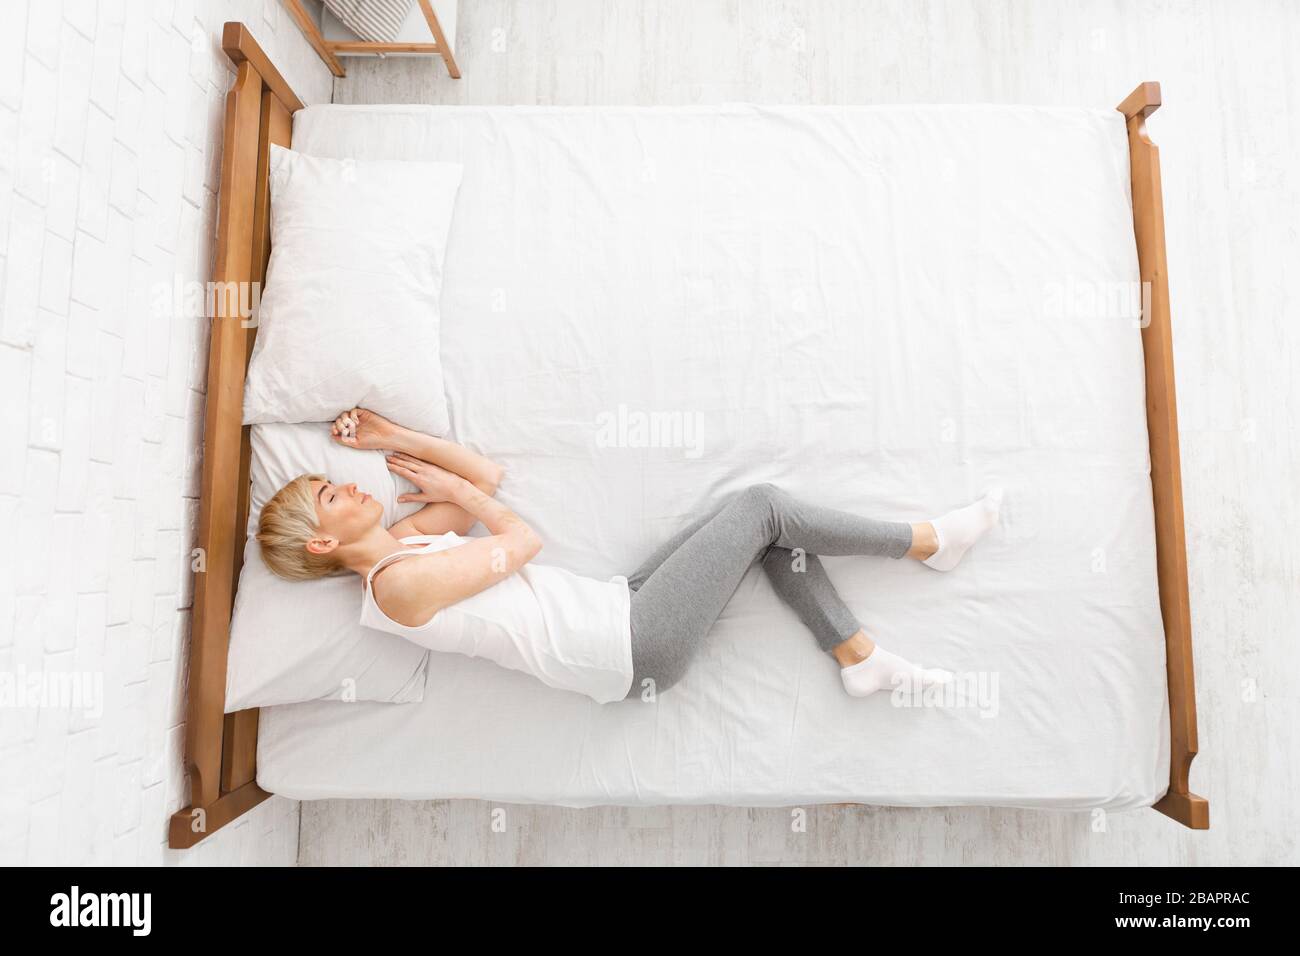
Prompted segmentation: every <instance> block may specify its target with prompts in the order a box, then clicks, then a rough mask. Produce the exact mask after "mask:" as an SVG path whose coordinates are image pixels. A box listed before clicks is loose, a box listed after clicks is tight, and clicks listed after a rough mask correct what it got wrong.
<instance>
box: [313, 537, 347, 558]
mask: <svg viewBox="0 0 1300 956" xmlns="http://www.w3.org/2000/svg"><path fill="white" fill-rule="evenodd" d="M338 546H339V539H338V538H333V537H330V536H329V535H325V536H323V537H316V538H312V539H311V540H310V541H308V542H307V550H308V551H310V552H311V553H312V554H329V553H330V552H331V551H333V550H334V549H335V548H337V547H338Z"/></svg>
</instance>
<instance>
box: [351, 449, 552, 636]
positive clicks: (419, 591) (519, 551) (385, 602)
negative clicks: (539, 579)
mask: <svg viewBox="0 0 1300 956" xmlns="http://www.w3.org/2000/svg"><path fill="white" fill-rule="evenodd" d="M450 478H451V480H450V481H448V482H447V485H448V487H447V493H448V494H449V495H450V496H451V501H452V502H454V503H455V504H456V505H457V506H459V507H461V508H463V509H465V511H467V512H468V513H469V514H472V515H473V516H474V517H475V518H477V519H478V520H479V521H482V522H483V524H484V525H485V526H486V527H487V529H488V530H489V531H490V532H492V533H491V535H489V536H488V537H484V538H475V539H474V540H472V541H469V542H466V543H465V544H462V545H460V546H459V547H456V548H452V549H451V550H449V551H440V552H438V553H436V554H428V555H420V556H418V557H413V558H408V559H407V560H405V561H399V562H397V563H396V564H393V565H391V566H390V567H389V568H386V569H385V570H384V573H382V574H380V575H379V576H378V577H376V579H375V582H374V587H375V600H376V601H378V602H379V606H380V607H381V608H382V609H383V611H384V613H385V614H387V615H388V616H389V617H390V618H392V619H393V620H394V621H397V622H398V623H399V624H405V625H407V626H408V627H419V626H421V625H423V624H425V623H427V622H428V621H429V620H430V619H431V618H432V617H433V616H434V615H435V614H437V613H438V612H439V611H441V610H442V609H443V608H446V607H450V606H451V605H453V604H455V603H457V602H458V601H463V600H464V599H465V598H468V597H472V596H473V595H475V594H478V593H479V592H480V591H483V590H486V589H487V588H490V587H491V586H492V585H494V584H497V583H498V582H500V581H502V580H504V579H505V578H507V577H509V576H510V575H511V574H514V573H515V572H516V571H518V570H519V569H520V568H522V567H523V566H524V565H525V564H527V563H528V562H529V561H531V560H532V559H533V558H534V557H536V556H537V553H538V552H539V551H540V550H541V549H542V542H541V539H540V538H539V537H538V536H537V533H536V532H535V531H533V529H532V528H530V527H529V526H528V524H527V523H526V522H525V521H524V520H523V519H522V518H520V517H519V516H518V515H517V514H515V513H514V512H513V511H511V510H510V509H509V508H507V507H505V506H504V505H502V504H501V503H500V502H499V501H497V500H495V499H494V498H491V497H490V496H488V495H485V494H484V493H483V492H481V491H479V490H478V489H477V488H475V487H474V486H473V485H472V484H470V483H469V482H468V481H466V480H465V479H463V478H460V477H458V476H455V475H452V476H450Z"/></svg>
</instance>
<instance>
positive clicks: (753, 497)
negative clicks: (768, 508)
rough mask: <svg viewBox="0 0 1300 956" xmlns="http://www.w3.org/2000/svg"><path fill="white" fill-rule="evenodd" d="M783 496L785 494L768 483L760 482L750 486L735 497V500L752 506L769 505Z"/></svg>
mask: <svg viewBox="0 0 1300 956" xmlns="http://www.w3.org/2000/svg"><path fill="white" fill-rule="evenodd" d="M784 496H785V492H784V491H782V490H781V489H780V488H778V487H777V486H776V485H774V484H772V483H771V482H770V481H760V482H758V483H757V484H753V485H750V486H749V487H748V488H746V489H745V490H744V491H742V492H741V493H740V494H739V495H737V498H738V499H739V500H741V501H748V502H752V503H754V504H762V505H770V504H771V503H772V502H774V501H778V500H780V499H781V498H783V497H784Z"/></svg>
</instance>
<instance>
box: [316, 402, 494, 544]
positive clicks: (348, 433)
mask: <svg viewBox="0 0 1300 956" xmlns="http://www.w3.org/2000/svg"><path fill="white" fill-rule="evenodd" d="M331 431H332V434H333V437H334V440H335V441H336V442H338V443H339V444H340V445H346V446H347V447H349V448H367V449H377V448H385V449H391V450H392V451H394V452H396V453H398V454H397V459H398V461H400V462H401V463H402V464H403V465H405V466H406V468H405V470H404V471H402V470H398V469H395V468H394V467H393V460H392V459H393V456H390V460H389V470H390V471H392V472H393V473H394V474H401V475H402V477H405V478H407V479H408V480H410V481H413V482H414V483H415V484H416V485H417V486H419V485H420V481H419V479H418V478H417V477H416V476H415V475H413V474H411V473H410V472H411V471H412V470H417V469H418V468H419V465H420V463H421V462H428V463H430V464H432V465H434V466H436V467H439V468H441V469H445V470H446V471H450V472H453V473H454V474H457V475H459V476H461V477H462V478H464V479H466V480H467V481H469V482H470V483H471V484H472V485H473V486H474V487H475V488H477V489H478V490H479V491H481V492H483V493H484V494H487V495H494V494H496V490H497V487H498V486H499V485H500V483H501V478H502V476H503V474H504V469H503V468H502V467H501V466H500V465H498V464H497V463H496V462H494V461H491V460H489V459H488V458H485V457H484V456H482V455H480V454H478V453H477V452H474V451H470V449H468V448H465V447H464V446H463V445H458V444H456V443H455V442H452V441H447V440H446V439H445V438H434V437H433V436H432V435H424V434H421V433H420V432H417V431H412V430H411V429H409V428H404V427H403V426H401V425H397V424H395V423H393V422H390V421H389V420H388V419H386V418H384V417H383V416H382V415H377V414H375V413H374V412H372V411H370V410H368V409H365V408H353V409H350V410H348V411H346V412H344V413H343V414H341V415H339V417H338V418H337V419H335V420H334V427H333V429H332V430H331ZM397 500H398V501H401V502H407V501H423V502H426V504H425V506H424V507H423V508H421V509H420V510H419V511H417V512H416V513H415V514H413V515H409V516H408V517H406V518H403V519H402V520H401V521H398V522H397V523H395V524H394V525H393V526H392V527H391V528H390V529H389V530H390V531H391V532H392V533H393V534H394V535H395V536H397V537H398V538H405V537H407V536H409V535H415V534H429V535H433V534H445V533H446V532H448V531H454V532H456V534H466V533H468V532H469V530H470V529H471V528H472V527H474V522H475V521H476V520H477V519H476V518H475V517H474V516H473V515H472V514H470V513H469V512H468V511H466V510H465V509H464V508H462V507H460V505H458V504H455V503H454V502H451V501H447V500H445V499H443V498H432V497H430V496H429V495H428V494H427V493H426V492H425V490H424V489H423V488H421V490H420V493H418V494H413V495H412V494H406V495H401V496H399V497H398V499H397Z"/></svg>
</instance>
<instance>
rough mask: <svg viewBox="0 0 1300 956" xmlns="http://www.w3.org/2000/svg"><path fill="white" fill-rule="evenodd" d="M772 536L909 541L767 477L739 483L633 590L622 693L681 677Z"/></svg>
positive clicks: (829, 541) (803, 543)
mask: <svg viewBox="0 0 1300 956" xmlns="http://www.w3.org/2000/svg"><path fill="white" fill-rule="evenodd" d="M774 544H775V545H778V546H780V547H782V548H787V549H791V548H803V549H804V550H805V551H806V552H820V553H822V554H862V555H881V556H886V557H894V558H901V557H903V556H904V555H905V554H906V553H907V552H908V549H909V548H910V547H911V546H912V529H911V526H910V525H907V524H905V523H902V522H890V521H876V520H873V519H870V518H862V517H859V516H858V515H853V514H849V513H847V512H843V511H835V510H832V509H830V508H820V507H817V506H814V505H807V504H803V503H801V502H798V501H796V500H795V499H793V498H791V497H790V496H789V495H787V494H785V493H784V492H781V491H780V490H779V489H777V488H774V487H773V486H771V485H755V486H754V487H752V488H748V489H746V490H745V491H744V492H742V493H741V494H739V495H737V496H736V497H735V498H734V499H732V500H731V501H730V502H729V503H728V504H727V506H726V507H724V508H723V509H722V510H721V511H719V512H718V513H717V514H716V515H714V516H712V517H711V518H709V519H707V520H706V521H704V522H703V523H701V524H700V525H699V526H698V527H696V528H694V529H693V533H692V534H689V535H688V536H686V537H685V539H684V540H682V541H681V542H680V544H678V545H677V547H676V548H675V549H674V550H673V551H672V552H671V553H670V554H668V555H667V556H666V557H664V558H663V560H662V561H660V563H659V564H658V566H657V567H656V568H655V569H654V570H653V571H652V572H651V573H650V574H649V575H648V576H647V577H646V578H645V580H644V581H643V582H642V583H641V584H640V586H639V587H638V588H637V589H635V590H634V592H633V595H632V659H633V672H634V678H633V681H632V689H631V692H630V694H629V696H631V695H632V694H636V693H639V688H640V687H641V686H642V682H643V681H645V680H653V681H654V684H655V687H656V689H657V690H667V689H668V687H670V686H672V684H673V683H675V682H676V681H677V679H678V678H680V677H681V675H682V673H684V672H685V670H686V667H687V665H688V664H689V663H690V661H691V658H692V657H693V656H694V653H695V651H696V649H697V648H698V646H699V644H700V642H701V641H702V640H703V639H704V637H705V635H707V634H708V631H709V629H710V628H711V627H712V626H713V623H714V621H716V620H717V619H718V615H720V614H721V613H722V609H723V608H724V607H725V606H726V604H727V601H729V600H730V599H731V595H732V594H734V593H735V590H736V587H737V586H738V585H739V584H740V581H741V578H743V577H744V575H745V572H746V571H747V570H748V569H749V566H750V565H751V564H753V562H754V561H755V559H757V558H758V557H760V556H761V555H763V554H764V553H765V552H766V551H767V549H768V548H769V547H771V546H772V545H774ZM826 583H827V586H828V587H829V581H827V582H826Z"/></svg>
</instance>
